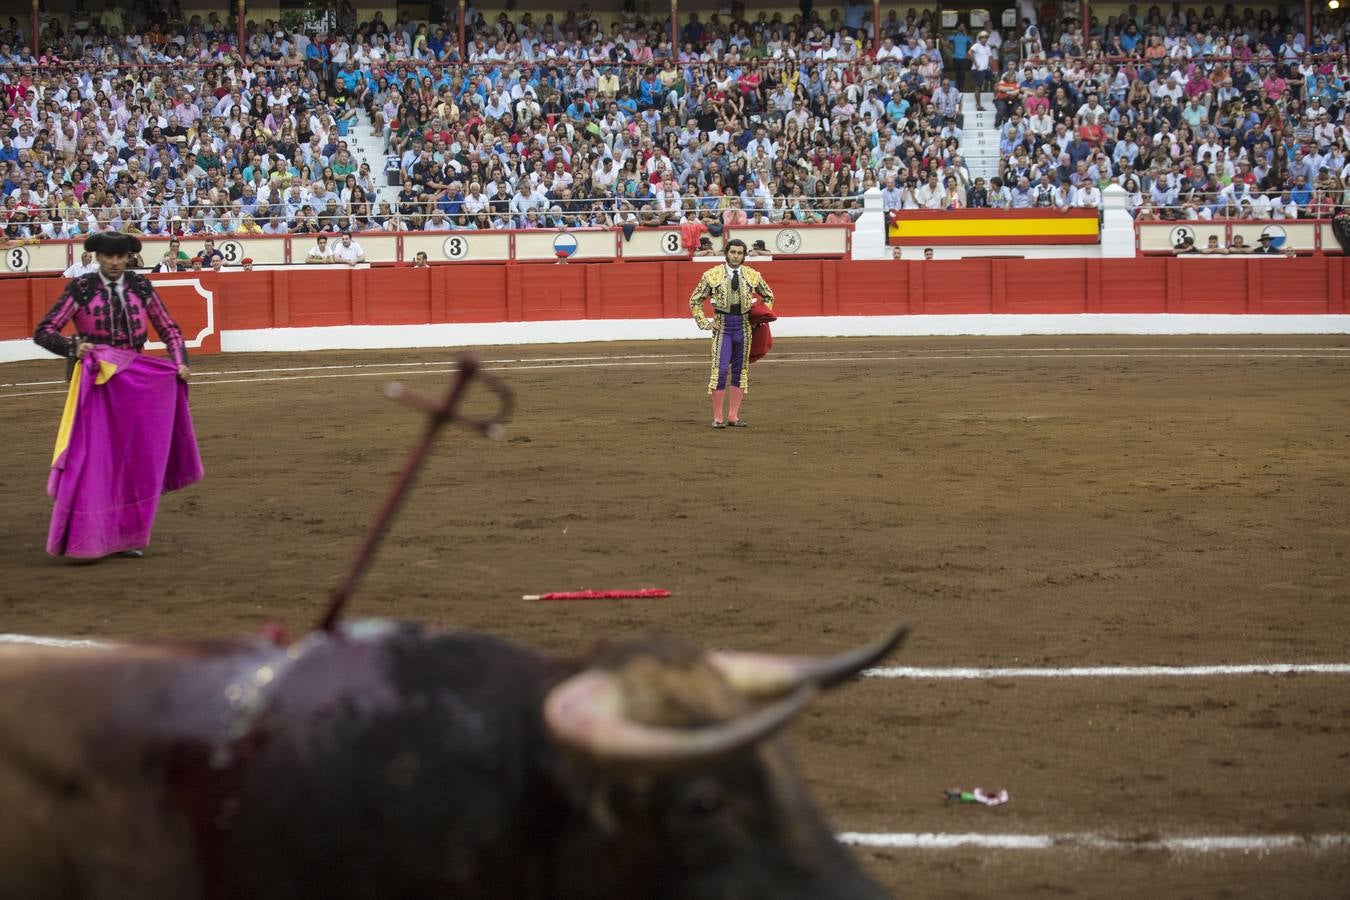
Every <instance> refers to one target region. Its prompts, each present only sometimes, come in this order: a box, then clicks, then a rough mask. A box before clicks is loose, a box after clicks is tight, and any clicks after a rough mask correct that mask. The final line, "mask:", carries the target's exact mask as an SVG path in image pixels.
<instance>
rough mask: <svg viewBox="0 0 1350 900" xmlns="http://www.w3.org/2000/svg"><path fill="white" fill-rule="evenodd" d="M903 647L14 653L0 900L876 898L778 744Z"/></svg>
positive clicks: (132, 648)
mask: <svg viewBox="0 0 1350 900" xmlns="http://www.w3.org/2000/svg"><path fill="white" fill-rule="evenodd" d="M900 636H901V633H899V632H897V634H896V635H895V636H893V637H892V638H888V639H887V640H885V641H883V642H881V643H879V644H877V645H874V646H873V647H869V648H865V649H864V650H861V651H859V652H857V653H853V654H848V655H846V656H843V657H840V658H838V659H834V660H824V661H820V662H815V663H806V662H801V661H784V662H779V661H776V660H773V659H769V658H756V657H753V656H744V655H732V654H708V655H705V654H703V653H700V652H696V651H694V650H692V649H691V648H689V647H687V646H684V645H682V644H680V643H677V642H673V641H666V640H653V641H648V642H645V643H637V644H629V645H620V646H613V647H610V648H609V649H607V650H606V651H603V652H602V653H601V655H600V656H598V657H597V658H596V659H595V660H593V661H592V662H591V663H590V664H589V665H587V666H584V667H577V666H576V665H567V664H563V663H559V662H557V661H554V660H550V659H547V658H544V657H541V656H539V655H537V654H535V653H532V652H530V651H528V650H525V649H522V648H520V647H517V646H514V645H511V644H508V643H505V642H502V641H499V640H496V639H494V638H490V637H486V636H482V635H473V634H454V633H434V632H429V631H426V630H423V629H422V628H420V627H419V626H415V625H407V624H395V623H376V622H363V623H355V624H352V625H349V626H345V627H341V628H339V629H338V630H337V631H335V632H334V633H331V634H329V633H326V632H315V633H314V634H313V635H311V636H309V637H307V638H305V639H303V640H301V641H299V642H298V643H296V644H294V645H292V646H291V647H288V648H282V647H278V646H276V645H274V644H269V643H267V642H266V641H263V640H261V639H259V640H256V641H247V640H240V641H235V642H222V643H218V644H205V645H189V644H179V645H174V644H163V645H153V644H145V645H128V646H124V647H120V648H114V649H108V650H91V649H61V650H55V649H49V648H24V649H13V650H5V651H0V722H3V723H4V724H3V728H0V810H2V811H3V812H0V897H7V898H8V897H14V898H18V897H22V898H31V900H37V898H45V897H72V898H103V897H107V898H128V897H135V898H139V900H154V898H174V900H179V898H193V897H213V898H214V897H222V898H223V897H229V898H235V897H238V898H254V900H267V898H296V897H302V896H314V897H325V898H347V897H353V898H355V897H360V898H399V897H419V898H420V897H437V896H439V897H453V898H512V900H522V898H568V900H588V898H596V900H599V898H607V900H610V898H636V897H642V898H653V900H657V898H726V900H731V898H736V900H748V898H762V900H770V898H772V900H790V898H800V900H807V898H811V900H831V898H838V900H844V898H850V900H864V898H866V900H872V898H882V897H885V896H886V894H885V892H884V891H882V890H881V889H880V888H879V887H878V886H876V885H875V884H874V883H873V882H871V881H870V880H869V879H868V878H867V877H866V876H865V875H864V874H863V873H862V871H861V870H860V869H859V867H858V866H857V864H856V863H855V862H854V861H853V860H852V858H851V857H850V856H849V854H848V852H847V851H846V850H845V848H843V847H842V846H841V845H840V844H838V843H837V842H836V841H835V840H834V837H833V835H832V834H831V832H830V829H829V828H828V827H827V825H826V822H825V821H824V819H823V818H822V816H821V815H820V814H819V812H818V811H817V809H816V807H815V805H814V803H813V802H812V800H811V798H810V797H809V796H808V795H807V792H806V790H805V788H804V786H803V785H802V783H801V781H800V780H799V778H798V777H797V776H796V775H795V774H794V773H793V771H792V768H791V766H790V764H789V762H788V760H787V757H786V754H785V750H784V748H783V746H782V745H781V744H782V742H781V741H779V740H776V739H774V738H773V737H772V733H773V732H774V731H775V730H776V729H777V728H779V727H780V726H782V725H783V724H785V723H786V722H787V721H788V720H789V719H790V718H791V717H792V716H793V714H795V713H797V712H798V711H800V710H801V709H802V708H803V707H804V706H805V704H806V703H807V702H808V701H809V700H810V699H811V698H812V697H813V696H814V695H815V693H816V692H817V690H818V689H819V688H821V687H826V686H828V685H830V684H832V683H835V682H837V681H839V680H840V679H842V678H845V677H847V676H848V675H850V674H852V673H853V672H855V671H856V670H858V669H859V668H860V667H862V666H865V665H870V664H871V663H872V662H873V661H875V660H877V659H879V658H881V657H882V656H884V655H885V654H886V653H887V652H888V651H889V650H890V649H891V647H892V646H893V645H894V644H895V643H896V642H897V641H898V640H899V638H900ZM751 701H763V702H761V703H757V704H756V703H752V702H751Z"/></svg>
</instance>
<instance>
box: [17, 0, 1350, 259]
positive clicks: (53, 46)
mask: <svg viewBox="0 0 1350 900" xmlns="http://www.w3.org/2000/svg"><path fill="white" fill-rule="evenodd" d="M107 3H108V8H107V9H106V10H103V11H101V12H98V13H94V14H91V15H87V16H80V17H77V18H75V19H74V20H71V21H69V22H66V23H62V22H61V21H59V20H57V19H55V18H52V19H50V20H48V21H47V22H46V24H45V25H44V27H43V30H42V33H41V35H40V37H39V40H38V41H37V42H33V41H32V40H31V35H25V34H24V26H23V24H21V23H19V22H17V21H16V20H15V19H10V20H9V26H8V30H6V31H3V32H0V88H3V98H4V109H3V119H2V120H0V167H2V171H0V175H2V176H3V191H4V209H3V211H2V212H0V216H3V220H4V221H3V227H4V232H5V237H6V238H8V239H10V240H14V239H31V238H39V239H41V238H78V237H80V236H83V235H84V234H87V233H88V232H90V231H97V230H108V229H125V230H131V231H139V232H141V233H144V234H149V235H155V234H165V233H170V232H172V233H176V234H182V235H192V234H198V233H209V234H225V233H229V234H243V235H248V234H284V233H306V232H311V233H316V232H333V231H365V230H379V229H383V230H394V231H403V230H452V229H496V228H556V227H563V226H569V227H575V226H592V225H598V226H614V225H619V226H633V225H657V224H679V225H680V226H681V231H682V232H684V233H686V235H687V239H688V240H689V241H690V248H691V249H693V248H694V247H696V246H697V241H698V236H699V235H700V234H701V233H707V232H711V233H713V234H717V233H720V231H721V230H722V229H723V228H724V227H726V226H727V225H737V224H743V223H757V222H763V223H777V222H800V223H812V222H848V221H851V220H853V219H854V218H855V217H856V216H857V214H858V213H859V212H860V209H861V198H862V194H863V193H864V192H865V191H866V190H868V189H870V188H873V187H876V188H879V189H881V192H882V197H883V202H884V204H885V205H886V207H887V208H888V209H903V208H918V207H923V208H933V209H954V208H962V207H980V206H993V207H1014V208H1015V207H1026V206H1055V207H1059V208H1068V207H1074V206H1080V207H1081V206H1089V207H1100V206H1101V203H1102V190H1103V189H1104V188H1106V187H1107V186H1109V185H1111V184H1118V185H1120V186H1121V187H1122V188H1124V189H1125V191H1126V192H1127V194H1128V196H1129V202H1130V206H1131V208H1132V209H1134V210H1135V211H1136V212H1137V215H1138V216H1139V217H1141V218H1156V217H1178V218H1211V217H1215V216H1234V217H1249V218H1259V217H1277V218H1278V217H1295V216H1298V217H1307V216H1314V215H1326V214H1328V213H1329V212H1330V211H1331V210H1333V209H1335V208H1337V207H1339V206H1341V205H1342V202H1343V199H1344V193H1345V190H1346V179H1347V178H1350V171H1348V167H1350V151H1348V150H1347V138H1348V137H1350V133H1348V132H1347V130H1346V126H1345V123H1344V107H1345V102H1344V94H1345V91H1346V90H1347V89H1348V88H1350V64H1348V63H1347V58H1346V56H1345V53H1344V50H1345V38H1344V33H1345V18H1344V17H1343V16H1341V15H1340V14H1331V13H1326V14H1319V15H1318V16H1317V17H1315V20H1314V22H1313V23H1312V39H1311V41H1310V42H1308V43H1307V44H1306V45H1305V43H1304V40H1303V38H1302V36H1301V30H1302V23H1301V22H1299V21H1297V19H1296V18H1295V17H1292V16H1291V15H1287V14H1286V13H1285V12H1283V11H1282V10H1280V9H1275V8H1270V9H1264V8H1263V9H1260V10H1252V9H1248V10H1244V11H1242V12H1240V13H1239V12H1237V11H1236V10H1235V9H1234V8H1233V7H1231V6H1228V7H1223V8H1221V9H1218V10H1216V9H1215V8H1214V7H1205V8H1182V7H1180V6H1179V5H1173V6H1170V7H1169V8H1168V9H1166V10H1163V9H1162V8H1160V7H1158V6H1153V7H1150V8H1148V9H1147V11H1145V12H1140V11H1139V9H1138V8H1137V7H1134V6H1131V7H1130V8H1129V11H1128V12H1127V13H1125V14H1122V15H1119V16H1112V17H1109V18H1107V19H1106V20H1105V21H1098V20H1097V19H1093V20H1092V22H1091V23H1089V27H1088V28H1087V30H1086V32H1085V31H1084V29H1083V28H1082V27H1081V25H1080V23H1079V22H1078V21H1077V20H1076V18H1074V15H1075V14H1076V11H1077V9H1078V6H1077V4H1066V5H1064V6H1063V7H1062V8H1061V6H1060V5H1058V4H1055V3H1051V2H1047V3H1045V4H1043V5H1041V6H1038V5H1037V4H1035V3H1034V0H1021V2H1020V3H1019V6H1018V15H1019V16H1020V19H1021V21H1020V24H1018V25H1017V26H1016V27H1013V28H1005V29H1000V28H996V27H993V25H995V24H997V23H986V24H984V25H982V26H981V27H979V28H977V29H968V28H966V27H965V25H961V26H959V27H958V28H956V29H947V30H944V29H941V28H939V27H938V23H937V20H936V18H935V13H934V11H933V10H932V9H931V8H930V9H927V10H909V11H907V12H906V13H904V14H903V15H902V14H901V13H900V12H899V10H898V9H896V8H889V9H887V11H886V13H885V17H884V19H883V21H882V22H881V27H880V34H881V41H880V43H879V44H874V41H873V30H872V28H873V25H872V21H871V4H869V3H864V2H847V3H845V4H844V5H843V6H842V7H839V8H827V9H812V10H811V11H810V12H808V13H804V14H796V15H793V16H792V17H791V18H790V19H785V18H784V17H783V16H782V15H781V14H777V13H775V14H769V13H765V12H759V13H752V14H746V13H745V12H744V11H743V10H742V9H741V8H740V7H739V6H733V7H731V11H730V12H729V13H724V14H714V15H705V16H700V15H699V14H698V13H692V14H689V15H688V16H687V18H686V19H685V20H684V21H682V22H681V23H679V30H678V34H679V43H678V45H675V44H672V42H671V27H670V22H669V20H668V19H666V18H664V14H663V13H658V14H656V15H643V14H641V13H638V12H633V11H629V12H624V13H622V14H620V15H618V16H617V18H616V19H615V20H614V21H612V22H609V23H608V24H604V23H602V22H601V20H600V18H599V17H597V16H595V15H593V14H591V13H590V12H589V10H588V9H587V7H585V6H582V7H580V8H579V9H576V10H571V11H569V12H567V13H566V14H565V15H564V16H562V17H560V19H558V20H555V18H554V17H553V16H552V15H542V16H535V15H534V14H532V13H529V12H524V13H508V12H502V13H500V14H497V15H494V16H491V17H488V16H485V15H484V14H482V13H480V12H478V11H477V10H475V9H474V8H473V7H472V6H470V7H469V9H468V15H467V28H466V38H467V40H466V45H465V49H464V52H463V53H461V50H460V45H459V41H458V22H457V20H455V19H454V18H452V17H447V18H443V19H441V20H439V21H432V22H415V21H413V20H411V19H410V18H409V17H408V16H407V15H406V14H404V15H401V16H400V17H399V18H398V20H397V21H393V22H386V21H385V19H384V17H383V15H382V14H379V13H377V14H375V16H374V17H373V18H372V19H371V20H370V21H358V18H357V16H356V15H355V13H354V11H353V8H352V6H351V4H350V3H349V2H348V0H342V2H341V3H340V4H339V5H338V6H337V7H336V8H334V9H332V10H331V11H330V12H329V13H325V14H323V15H321V17H320V18H319V19H318V20H315V21H311V22H308V23H304V22H302V23H295V24H290V25H287V26H285V27H283V26H282V25H281V24H280V23H278V22H275V21H271V20H265V21H261V22H258V21H248V22H246V40H245V43H244V46H243V47H239V46H237V43H238V42H237V40H236V37H235V36H236V33H237V31H236V28H237V25H236V23H235V22H233V21H231V20H229V19H228V18H227V19H224V20H222V19H221V18H220V17H219V16H217V15H215V14H212V15H210V16H208V17H207V18H206V19H205V20H202V19H201V17H199V16H192V17H190V18H188V19H187V20H186V21H185V20H184V17H183V16H182V14H181V12H180V11H179V10H178V6H177V3H176V2H164V0H131V2H130V3H120V4H114V3H113V0H107ZM630 6H631V4H630ZM806 7H807V8H808V9H809V8H810V5H809V4H806ZM1298 9H1299V10H1301V6H1300V7H1298ZM452 12H453V11H452ZM977 48H984V49H977ZM972 61H974V63H975V68H986V67H987V71H988V72H989V73H990V74H989V75H988V76H987V77H986V78H984V79H983V81H984V82H985V83H983V84H982V85H981V86H982V87H983V88H984V90H985V91H992V99H993V102H994V104H995V108H996V109H997V122H996V124H997V126H998V128H999V133H1000V151H1001V153H1000V156H1001V159H1000V163H999V171H998V175H997V176H995V177H992V178H990V179H989V180H988V182H986V181H985V179H983V178H978V177H977V178H972V177H971V173H970V170H969V168H968V167H967V165H966V164H965V162H964V160H963V158H962V154H961V141H962V137H963V131H962V129H963V125H964V122H965V119H964V113H966V112H969V111H970V110H969V108H968V107H967V106H966V104H965V102H964V101H963V100H962V96H961V93H960V91H961V90H962V89H969V88H971V87H974V86H975V82H976V81H977V80H979V79H977V78H976V77H975V76H976V75H977V74H978V73H976V72H973V71H972ZM981 63H983V65H981ZM982 99H983V98H982V97H981V95H977V101H978V100H982ZM360 109H364V110H365V111H366V113H367V114H368V116H369V118H370V120H371V122H372V123H373V125H374V127H375V129H376V132H377V133H378V134H380V135H381V136H382V138H383V140H384V141H385V144H386V150H387V154H388V156H387V160H385V161H384V165H383V166H381V163H380V161H376V168H375V170H374V171H372V169H371V167H370V165H369V164H368V163H366V164H359V163H358V162H357V161H356V159H355V158H354V156H353V153H352V148H351V147H350V146H349V145H348V142H347V139H346V133H347V128H348V126H349V125H350V123H351V121H352V119H353V118H354V117H356V116H357V110H360ZM390 183H392V184H396V185H397V194H396V196H389V197H388V198H387V199H381V196H380V191H379V188H381V187H382V186H385V185H386V184H390ZM388 193H392V192H386V194H388ZM685 226H689V227H688V228H686V227H685Z"/></svg>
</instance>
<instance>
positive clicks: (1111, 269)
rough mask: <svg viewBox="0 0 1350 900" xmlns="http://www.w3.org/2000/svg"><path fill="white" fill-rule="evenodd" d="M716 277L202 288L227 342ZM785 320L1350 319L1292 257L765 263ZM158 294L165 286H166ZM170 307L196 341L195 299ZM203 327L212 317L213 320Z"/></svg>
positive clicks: (463, 274) (557, 305) (374, 277)
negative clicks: (260, 333) (248, 334)
mask: <svg viewBox="0 0 1350 900" xmlns="http://www.w3.org/2000/svg"><path fill="white" fill-rule="evenodd" d="M707 268H708V266H707V265H706V264H702V263H699V264H694V263H688V262H624V263H597V264H585V263H574V264H569V265H515V264H486V265H442V266H433V267H432V268H429V269H413V268H403V267H398V268H375V269H352V270H346V271H343V270H332V269H321V270H313V269H309V270H306V269H304V268H294V269H273V270H269V271H255V272H226V273H223V274H219V275H215V274H210V273H208V274H205V275H202V274H200V273H193V274H192V275H187V274H184V275H179V276H167V278H175V277H176V278H177V280H184V279H189V278H193V277H196V278H199V279H200V282H201V284H202V285H203V288H204V289H205V290H207V291H209V292H210V293H211V294H212V298H213V302H214V314H215V330H216V334H217V337H216V338H215V340H214V341H208V342H204V345H203V347H202V351H203V352H210V351H211V350H212V349H214V346H213V345H218V334H219V332H220V331H228V330H239V329H256V328H310V327H320V326H327V325H413V324H423V323H441V322H519V321H552V320H563V319H642V318H676V317H680V316H685V315H688V313H689V307H688V299H689V294H690V293H691V292H692V291H693V289H694V285H695V284H696V283H697V282H698V279H699V276H700V275H701V274H702V273H703V272H704V271H705V270H706V269H707ZM756 268H758V269H760V270H761V271H762V272H763V273H764V274H765V276H766V277H767V278H768V279H769V283H770V284H772V285H773V288H774V291H775V292H776V294H777V297H778V304H779V310H780V312H781V313H782V314H783V315H788V316H876V315H918V314H928V315H940V314H980V313H1227V314H1242V313H1265V314H1270V313H1275V314H1280V313H1302V314H1326V313H1345V312H1347V311H1348V310H1347V308H1346V300H1345V298H1346V295H1347V293H1348V292H1350V291H1348V290H1347V283H1346V282H1347V278H1348V277H1350V268H1348V267H1347V266H1346V265H1345V260H1344V258H1342V257H1338V256H1309V257H1298V258H1294V259H1287V258H1265V259H1231V258H1228V259H1212V258H1188V259H1176V258H1145V259H1103V260H1097V259H961V260H929V261H919V260H916V261H901V260H877V261H867V260H858V261H853V260H784V261H781V262H780V261H769V262H761V263H757V264H756ZM155 280H157V281H162V280H165V279H161V278H158V277H157V278H156V279H155ZM64 284H65V281H64V279H61V278H30V279H4V280H0V340H12V339H18V338H26V337H29V336H31V335H32V333H33V329H34V328H35V327H36V324H37V322H38V320H40V319H41V317H42V316H43V315H44V314H45V312H46V310H47V308H48V306H49V305H50V304H51V303H52V302H53V301H54V300H55V298H56V296H57V294H59V292H60V290H61V288H62V287H63V286H64ZM164 294H165V300H166V302H168V303H169V305H170V308H171V309H173V310H174V311H175V315H178V316H181V317H187V318H190V319H191V324H189V323H186V322H183V321H182V320H181V319H180V324H182V325H183V326H184V328H183V330H184V332H186V333H188V334H189V336H191V335H192V333H194V332H195V329H196V327H197V324H196V323H197V321H198V319H202V316H203V313H202V312H201V311H200V309H199V308H204V301H202V300H201V299H199V293H198V292H196V291H195V289H194V288H192V287H182V286H179V287H174V288H166V289H165V291H164ZM202 321H204V319H202Z"/></svg>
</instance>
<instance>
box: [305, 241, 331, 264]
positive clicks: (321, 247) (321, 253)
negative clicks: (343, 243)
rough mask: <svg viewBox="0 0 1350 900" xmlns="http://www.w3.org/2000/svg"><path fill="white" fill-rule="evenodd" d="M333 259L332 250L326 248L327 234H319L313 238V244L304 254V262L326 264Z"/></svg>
mask: <svg viewBox="0 0 1350 900" xmlns="http://www.w3.org/2000/svg"><path fill="white" fill-rule="evenodd" d="M332 261H333V251H332V250H330V249H329V248H328V235H326V234H320V235H316V236H315V238H314V246H313V247H310V248H309V252H308V253H306V254H305V264H306V265H315V264H322V265H327V264H328V263H331V262H332Z"/></svg>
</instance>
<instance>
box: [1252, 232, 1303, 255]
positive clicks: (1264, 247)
mask: <svg viewBox="0 0 1350 900" xmlns="http://www.w3.org/2000/svg"><path fill="white" fill-rule="evenodd" d="M1257 240H1258V241H1259V242H1260V246H1258V247H1256V248H1255V249H1253V250H1252V253H1254V254H1260V255H1262V256H1296V255H1297V254H1295V253H1294V250H1293V248H1292V247H1290V248H1287V249H1280V248H1279V247H1276V246H1275V238H1274V236H1273V235H1269V234H1263V235H1261V237H1259V238H1257Z"/></svg>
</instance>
